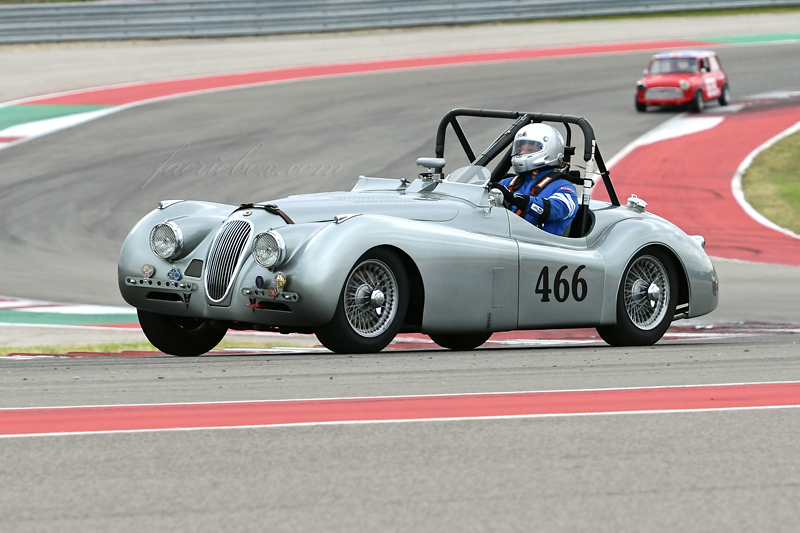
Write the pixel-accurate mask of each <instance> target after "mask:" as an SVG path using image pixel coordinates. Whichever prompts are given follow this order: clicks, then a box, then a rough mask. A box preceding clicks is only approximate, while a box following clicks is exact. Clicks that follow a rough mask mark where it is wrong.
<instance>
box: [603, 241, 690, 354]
mask: <svg viewBox="0 0 800 533" xmlns="http://www.w3.org/2000/svg"><path fill="white" fill-rule="evenodd" d="M677 301H678V278H677V274H676V271H675V266H674V265H673V262H672V259H671V258H670V257H669V256H668V255H667V254H666V253H665V252H664V251H662V250H658V249H649V250H643V251H641V252H639V253H638V254H636V256H634V258H633V259H632V260H631V262H630V264H628V266H627V268H626V269H625V273H624V274H623V276H622V282H621V283H620V287H619V292H618V293H617V323H616V324H614V325H612V326H600V327H598V328H597V332H598V333H599V334H600V337H602V338H603V340H604V341H606V342H607V343H608V344H610V345H612V346H649V345H651V344H655V343H656V342H658V340H659V339H661V337H663V336H664V333H665V332H666V331H667V328H669V325H670V323H672V319H673V317H674V316H675V306H676V304H677Z"/></svg>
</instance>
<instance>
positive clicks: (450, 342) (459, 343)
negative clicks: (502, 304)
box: [428, 332, 492, 351]
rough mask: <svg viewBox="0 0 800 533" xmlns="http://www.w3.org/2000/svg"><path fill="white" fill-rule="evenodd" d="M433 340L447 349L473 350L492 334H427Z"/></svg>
mask: <svg viewBox="0 0 800 533" xmlns="http://www.w3.org/2000/svg"><path fill="white" fill-rule="evenodd" d="M428 336H429V337H430V338H431V340H432V341H433V342H435V343H436V344H438V345H439V346H441V347H442V348H447V349H449V350H459V351H461V350H474V349H475V348H477V347H478V346H480V345H481V344H483V343H484V342H486V341H488V340H489V337H491V336H492V333H491V332H482V333H467V334H463V335H459V334H436V335H428Z"/></svg>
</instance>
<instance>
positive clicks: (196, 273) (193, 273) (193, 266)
mask: <svg viewBox="0 0 800 533" xmlns="http://www.w3.org/2000/svg"><path fill="white" fill-rule="evenodd" d="M202 273H203V262H202V261H201V260H199V259H192V262H191V263H189V266H188V267H187V268H186V272H184V273H183V275H184V276H189V277H190V278H199V277H200V276H201V275H202Z"/></svg>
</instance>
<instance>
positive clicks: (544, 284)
mask: <svg viewBox="0 0 800 533" xmlns="http://www.w3.org/2000/svg"><path fill="white" fill-rule="evenodd" d="M549 277H550V270H549V269H548V268H547V267H544V268H543V269H542V273H541V274H539V279H538V280H536V290H535V291H534V292H536V294H541V295H542V301H543V302H549V301H550V293H551V292H553V291H551V290H550V281H549Z"/></svg>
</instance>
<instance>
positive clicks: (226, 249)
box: [205, 220, 253, 303]
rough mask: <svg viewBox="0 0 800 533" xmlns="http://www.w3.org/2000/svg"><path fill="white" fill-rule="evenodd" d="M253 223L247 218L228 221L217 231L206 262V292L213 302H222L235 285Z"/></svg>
mask: <svg viewBox="0 0 800 533" xmlns="http://www.w3.org/2000/svg"><path fill="white" fill-rule="evenodd" d="M252 233H253V225H252V224H250V222H248V221H246V220H232V221H230V222H227V223H226V224H225V225H223V226H222V228H221V229H220V230H219V233H217V236H216V238H215V239H214V244H212V246H211V253H209V254H208V262H207V263H206V278H205V285H206V294H207V295H208V298H209V299H210V300H211V301H212V302H217V303H218V302H221V301H222V300H224V299H225V297H226V296H227V295H228V291H230V288H231V285H233V279H234V275H235V274H236V271H237V269H238V266H239V263H240V259H241V257H242V252H243V251H244V248H245V246H246V245H247V241H248V240H249V239H250V235H251V234H252Z"/></svg>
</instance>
